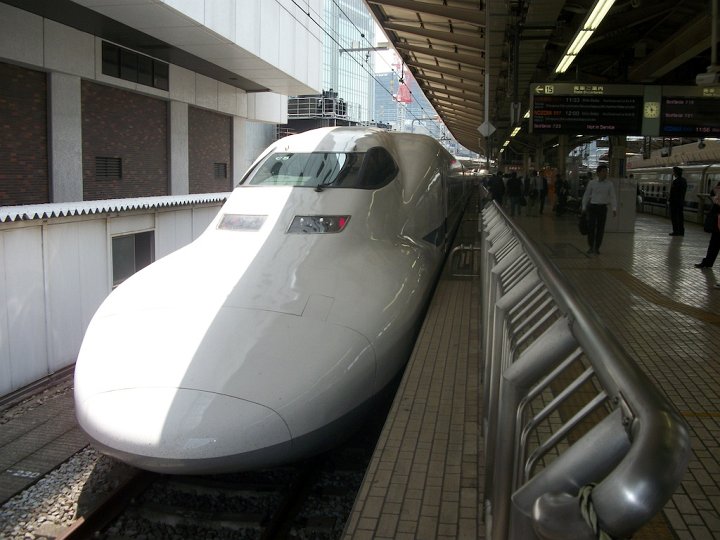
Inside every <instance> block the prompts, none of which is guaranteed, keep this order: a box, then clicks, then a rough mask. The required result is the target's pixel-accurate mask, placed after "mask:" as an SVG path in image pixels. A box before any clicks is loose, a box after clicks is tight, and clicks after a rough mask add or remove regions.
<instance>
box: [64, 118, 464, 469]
mask: <svg viewBox="0 0 720 540" xmlns="http://www.w3.org/2000/svg"><path fill="white" fill-rule="evenodd" d="M471 182H473V180H472V179H470V178H469V177H465V176H463V174H462V166H461V165H460V164H459V163H458V162H457V161H456V160H455V159H453V157H452V156H451V155H450V154H449V153H448V152H447V151H446V150H445V148H443V147H442V146H441V145H440V144H439V143H438V142H437V141H436V140H434V139H432V138H430V137H427V136H425V135H413V134H407V133H390V132H385V131H382V130H378V129H370V128H347V127H344V128H340V127H338V128H323V129H319V130H313V131H310V132H306V133H303V134H299V135H293V136H290V137H286V138H283V139H280V140H278V141H277V142H275V143H274V144H272V145H271V146H270V147H269V148H268V149H267V150H266V151H265V152H264V153H263V154H262V155H261V156H260V157H259V158H258V159H257V161H256V162H255V163H254V164H253V165H252V166H251V168H250V169H249V171H248V172H247V173H246V175H245V177H244V178H243V180H242V181H241V182H240V184H239V185H238V187H236V188H235V190H234V191H233V193H232V194H231V195H230V197H229V198H228V200H227V202H226V203H225V205H224V206H223V207H222V209H221V210H220V212H219V213H218V215H217V217H216V218H215V220H214V221H213V222H212V223H211V224H210V226H209V227H208V228H207V230H206V231H205V232H204V233H203V234H202V235H201V236H200V237H199V238H198V239H197V240H195V241H194V242H192V243H191V244H189V245H188V246H186V247H184V248H182V249H180V250H178V251H176V252H175V253H172V254H170V255H168V256H166V257H163V258H162V259H159V260H158V261H156V262H155V263H153V264H151V265H150V266H148V267H147V268H145V269H143V270H141V271H140V272H138V273H137V274H135V275H134V276H132V277H131V278H129V279H128V280H127V281H125V282H124V283H123V284H121V285H120V286H119V287H118V288H117V289H116V290H115V291H113V293H112V294H111V295H110V296H109V297H108V298H107V299H106V301H105V302H104V303H103V305H102V306H101V307H100V308H99V309H98V311H97V313H96V314H95V316H94V317H93V319H92V321H91V323H90V325H89V327H88V330H87V333H86V335H85V338H84V340H83V344H82V347H81V350H80V354H79V357H78V361H77V366H76V370H75V404H76V409H77V417H78V420H79V423H80V426H81V427H82V429H83V430H84V431H85V432H86V433H87V434H88V435H89V436H90V437H91V439H92V440H93V441H94V443H95V445H96V446H97V447H98V448H99V449H101V450H102V451H103V452H105V453H107V454H109V455H112V456H115V457H117V458H119V459H120V460H123V461H126V462H128V463H130V464H132V465H135V466H137V467H140V468H143V469H148V470H153V471H159V472H168V473H198V474H204V473H217V472H228V471H239V470H243V469H251V468H257V467H263V466H271V465H276V464H281V463H285V462H289V461H293V460H297V459H300V458H303V457H305V456H308V455H311V454H314V453H317V452H320V451H322V450H325V449H327V448H329V447H331V446H333V445H335V444H337V443H338V442H339V441H340V440H341V438H342V437H343V436H344V435H346V434H347V433H348V432H351V431H352V430H353V429H355V428H357V427H358V425H359V424H360V419H361V418H362V416H363V415H364V414H365V413H366V412H367V411H368V410H369V407H370V404H371V403H372V402H373V401H374V399H375V398H376V397H377V396H378V395H379V394H380V393H381V392H382V391H383V389H385V388H386V387H388V385H389V384H390V383H391V381H393V379H394V378H395V377H396V376H397V375H398V373H400V372H401V370H402V368H403V366H404V364H405V362H406V361H407V359H408V357H409V355H410V352H411V351H412V347H413V344H414V338H415V336H416V334H417V330H418V329H419V324H420V323H421V322H422V314H423V312H424V308H425V307H426V305H427V301H428V300H429V297H430V294H431V292H432V290H433V287H434V284H435V283H436V280H437V277H438V275H439V272H440V270H441V268H442V264H443V261H444V259H445V257H446V254H447V252H448V248H449V246H450V244H451V242H452V236H453V234H454V231H455V230H456V228H457V226H458V224H459V220H460V217H461V215H462V209H463V207H464V203H465V202H466V201H467V197H468V195H469V191H470V187H471Z"/></svg>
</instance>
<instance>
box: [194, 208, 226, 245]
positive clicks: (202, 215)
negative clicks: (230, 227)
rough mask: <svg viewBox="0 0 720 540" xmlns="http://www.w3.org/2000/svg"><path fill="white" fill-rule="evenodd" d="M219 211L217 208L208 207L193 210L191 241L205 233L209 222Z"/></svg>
mask: <svg viewBox="0 0 720 540" xmlns="http://www.w3.org/2000/svg"><path fill="white" fill-rule="evenodd" d="M219 211H220V207H219V206H209V207H203V208H195V209H194V210H193V216H192V218H193V224H192V228H193V230H192V234H193V240H195V239H196V238H197V237H198V236H200V235H201V234H202V233H204V232H205V229H207V227H208V225H210V222H211V221H212V220H213V219H215V216H217V213H218V212H219Z"/></svg>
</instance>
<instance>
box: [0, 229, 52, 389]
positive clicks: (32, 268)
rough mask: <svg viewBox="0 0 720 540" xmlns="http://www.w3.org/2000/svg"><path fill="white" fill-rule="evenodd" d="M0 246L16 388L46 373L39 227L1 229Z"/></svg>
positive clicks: (12, 369) (11, 361)
mask: <svg viewBox="0 0 720 540" xmlns="http://www.w3.org/2000/svg"><path fill="white" fill-rule="evenodd" d="M2 246H3V252H4V253H5V254H6V256H5V259H4V262H5V286H6V301H5V304H4V307H5V309H6V312H7V332H8V334H7V340H8V344H9V351H10V355H9V364H10V381H11V384H12V387H13V388H19V387H21V386H24V385H26V384H29V383H31V382H33V381H35V380H37V379H39V378H41V377H43V376H45V375H47V374H48V362H47V334H46V331H45V281H44V279H43V255H42V233H41V229H40V227H34V228H21V229H12V230H8V231H5V232H4V233H3V243H2Z"/></svg>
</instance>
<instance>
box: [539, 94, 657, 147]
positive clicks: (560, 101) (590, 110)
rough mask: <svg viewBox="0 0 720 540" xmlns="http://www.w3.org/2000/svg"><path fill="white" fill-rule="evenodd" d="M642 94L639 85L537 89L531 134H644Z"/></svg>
mask: <svg viewBox="0 0 720 540" xmlns="http://www.w3.org/2000/svg"><path fill="white" fill-rule="evenodd" d="M642 93H643V91H642V86H639V85H637V86H636V85H626V86H622V85H594V84H569V83H560V84H539V85H534V88H533V92H532V111H531V129H530V130H531V132H533V133H555V134H578V133H582V134H590V135H628V134H640V132H641V128H642V118H643V95H642Z"/></svg>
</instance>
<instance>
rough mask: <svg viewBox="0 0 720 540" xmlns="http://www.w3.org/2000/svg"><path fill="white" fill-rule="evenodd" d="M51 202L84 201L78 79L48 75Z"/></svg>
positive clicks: (75, 77)
mask: <svg viewBox="0 0 720 540" xmlns="http://www.w3.org/2000/svg"><path fill="white" fill-rule="evenodd" d="M48 83H49V84H48V94H49V95H48V102H49V107H48V108H49V116H50V117H49V118H48V127H49V132H50V133H49V137H48V139H49V140H48V142H49V154H50V155H49V159H50V164H49V169H50V200H51V201H52V202H71V201H82V200H83V168H82V107H81V103H80V77H77V76H75V75H66V74H64V73H53V72H51V73H50V74H49V77H48Z"/></svg>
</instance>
